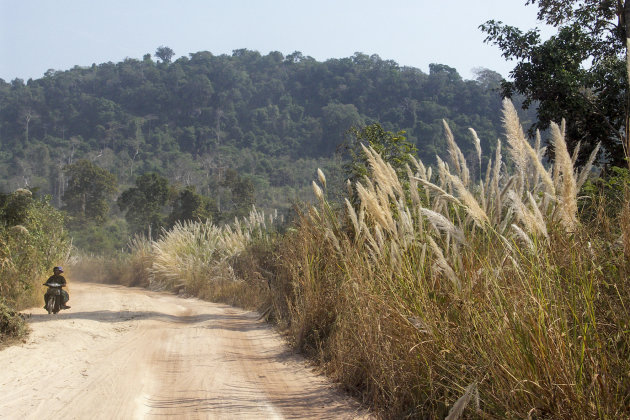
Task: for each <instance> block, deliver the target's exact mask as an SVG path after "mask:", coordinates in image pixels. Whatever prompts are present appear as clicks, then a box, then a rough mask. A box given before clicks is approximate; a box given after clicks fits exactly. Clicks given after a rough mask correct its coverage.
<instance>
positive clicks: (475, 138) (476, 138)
mask: <svg viewBox="0 0 630 420" xmlns="http://www.w3.org/2000/svg"><path fill="white" fill-rule="evenodd" d="M468 130H470V133H471V134H472V136H473V141H474V144H475V151H476V152H477V159H479V173H481V140H479V136H477V132H476V131H475V129H474V128H468Z"/></svg>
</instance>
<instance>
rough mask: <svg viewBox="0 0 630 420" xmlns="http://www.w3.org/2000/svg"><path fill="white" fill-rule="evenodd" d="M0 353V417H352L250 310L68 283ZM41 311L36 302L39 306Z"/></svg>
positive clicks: (358, 413) (347, 403) (346, 402)
mask: <svg viewBox="0 0 630 420" xmlns="http://www.w3.org/2000/svg"><path fill="white" fill-rule="evenodd" d="M69 292H70V302H69V304H70V305H72V308H71V309H70V310H66V311H62V312H61V313H60V314H58V315H48V314H47V313H46V311H45V310H44V309H42V308H33V309H31V310H29V311H26V312H27V313H29V314H31V315H30V318H29V323H30V326H31V329H32V333H31V335H30V336H29V338H28V339H27V340H26V342H25V343H23V344H21V345H17V346H13V347H9V348H6V349H4V350H2V351H0V366H2V367H3V370H2V371H0V418H7V419H20V420H21V419H51V418H54V417H57V418H63V419H134V418H137V419H144V418H148V419H151V418H163V419H164V418H169V419H170V418H185V419H206V418H213V419H222V418H223V419H234V418H238V419H284V418H288V419H302V418H317V419H352V418H368V417H369V416H368V414H366V412H365V411H363V410H361V409H360V408H359V406H358V405H357V404H356V403H355V402H354V401H352V400H350V399H348V398H347V397H345V396H343V395H342V394H340V393H339V392H338V391H337V390H335V388H334V386H332V385H331V384H330V383H329V382H328V381H326V379H324V378H323V377H321V376H318V375H316V374H315V373H314V372H313V371H312V369H310V368H309V367H308V366H307V364H306V363H305V361H304V360H303V359H301V358H299V357H298V356H295V355H293V354H291V352H290V351H289V350H288V349H287V347H286V346H285V344H284V343H283V341H282V339H281V338H280V337H279V336H278V335H277V334H276V333H275V332H274V331H273V330H272V329H271V328H270V327H269V326H267V325H266V324H265V323H263V322H262V321H258V320H257V317H256V314H255V313H253V312H246V311H243V310H240V309H236V308H232V307H229V306H226V305H220V304H214V303H209V302H204V301H200V300H198V299H184V298H180V297H177V296H173V295H170V294H164V293H156V292H150V291H147V290H144V289H137V288H127V287H122V286H107V285H97V284H90V283H76V282H75V283H72V284H70V289H69ZM42 304H43V302H42Z"/></svg>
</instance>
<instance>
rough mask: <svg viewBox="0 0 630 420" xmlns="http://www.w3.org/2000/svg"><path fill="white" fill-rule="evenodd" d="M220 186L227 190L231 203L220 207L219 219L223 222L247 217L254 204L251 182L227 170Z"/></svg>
mask: <svg viewBox="0 0 630 420" xmlns="http://www.w3.org/2000/svg"><path fill="white" fill-rule="evenodd" d="M221 186H222V187H224V188H228V189H229V190H230V193H231V203H226V204H225V205H224V206H223V207H222V209H221V212H222V214H221V219H222V220H224V221H225V220H230V219H232V218H233V217H243V216H247V215H248V214H249V212H250V211H251V209H252V206H253V205H254V204H255V202H256V199H255V197H254V184H253V183H252V181H251V180H250V179H249V178H243V177H241V176H240V175H239V173H238V172H237V171H235V170H234V169H228V170H227V171H226V172H225V176H224V178H223V180H222V181H221Z"/></svg>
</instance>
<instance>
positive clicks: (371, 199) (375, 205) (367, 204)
mask: <svg viewBox="0 0 630 420" xmlns="http://www.w3.org/2000/svg"><path fill="white" fill-rule="evenodd" d="M357 194H358V196H359V199H360V200H361V207H362V208H363V209H365V210H366V211H367V213H368V214H369V215H370V216H371V217H372V218H373V219H374V220H375V221H376V222H377V223H378V224H380V225H381V226H383V227H385V228H386V229H387V230H390V231H392V230H393V227H394V226H393V225H394V221H393V219H392V215H391V212H390V210H389V208H387V209H383V208H382V207H381V204H380V202H379V200H378V199H377V197H376V194H373V193H371V192H370V191H368V190H367V189H366V188H365V187H364V186H363V184H361V183H360V182H358V183H357Z"/></svg>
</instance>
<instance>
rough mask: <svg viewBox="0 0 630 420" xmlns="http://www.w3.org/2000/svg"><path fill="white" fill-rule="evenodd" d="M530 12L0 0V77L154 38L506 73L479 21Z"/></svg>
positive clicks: (258, 1) (379, 5)
mask: <svg viewBox="0 0 630 420" xmlns="http://www.w3.org/2000/svg"><path fill="white" fill-rule="evenodd" d="M536 11H537V8H536V7H535V6H525V0H477V1H474V0H473V1H471V0H450V1H449V0H444V1H440V0H388V1H376V0H316V1H313V0H310V1H303V0H221V1H219V0H108V1H89V0H0V78H2V79H4V80H5V81H7V82H8V81H10V80H13V79H14V78H16V77H19V78H21V79H24V80H28V79H29V78H34V79H35V78H40V77H42V76H43V74H44V73H45V72H46V71H47V70H48V69H54V70H67V69H70V68H72V67H74V66H75V65H79V66H90V65H91V64H92V63H97V64H100V63H103V62H108V61H112V62H118V61H121V60H123V59H125V58H126V57H129V58H135V59H142V56H143V55H144V54H146V53H150V54H153V53H154V52H155V50H156V48H157V47H159V46H161V45H164V46H168V47H170V48H172V49H173V50H174V51H175V58H177V57H181V56H188V54H189V53H194V52H198V51H210V52H211V53H212V54H215V55H220V54H231V53H232V50H235V49H240V48H247V49H250V50H257V51H259V52H260V53H261V54H267V53H269V52H270V51H280V52H282V53H283V54H285V55H287V54H290V53H292V52H294V51H301V52H302V54H304V55H310V56H312V57H314V58H315V59H317V60H318V61H324V60H326V59H328V58H342V57H349V56H351V55H353V54H354V53H355V52H357V51H358V52H362V53H365V54H368V55H371V54H378V55H379V56H380V57H381V58H382V59H384V60H394V61H396V62H397V63H398V64H400V65H401V66H412V67H417V68H419V69H421V70H423V71H424V72H428V69H429V64H430V63H439V64H446V65H449V66H451V67H455V68H456V69H457V70H458V72H459V73H460V74H461V75H462V77H464V78H465V79H472V78H474V75H473V72H472V71H471V70H472V69H473V68H476V67H485V68H489V69H491V70H495V71H497V72H499V73H501V74H502V75H503V76H506V77H507V76H508V73H509V71H510V70H511V69H512V68H513V67H514V62H506V61H505V60H504V59H503V58H502V57H501V52H500V51H499V49H498V48H497V47H495V46H492V45H488V44H484V43H483V39H484V34H483V33H482V32H481V31H480V30H479V29H478V26H479V25H480V24H482V23H483V22H485V21H486V20H489V19H495V20H501V21H503V22H504V23H506V24H510V25H513V26H517V27H519V28H521V29H530V28H533V27H534V26H540V23H538V22H537V21H536ZM551 33H553V31H552V30H546V31H545V32H544V33H543V34H545V35H548V34H551Z"/></svg>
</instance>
